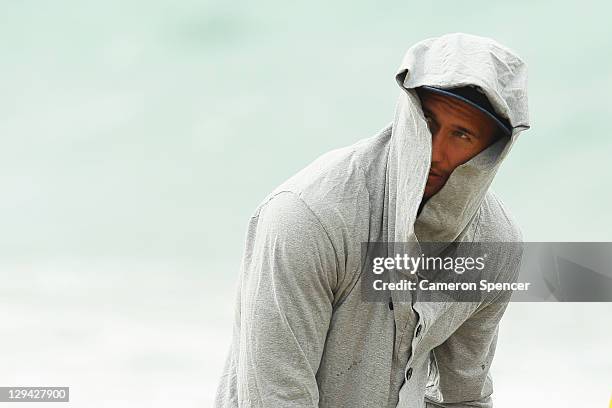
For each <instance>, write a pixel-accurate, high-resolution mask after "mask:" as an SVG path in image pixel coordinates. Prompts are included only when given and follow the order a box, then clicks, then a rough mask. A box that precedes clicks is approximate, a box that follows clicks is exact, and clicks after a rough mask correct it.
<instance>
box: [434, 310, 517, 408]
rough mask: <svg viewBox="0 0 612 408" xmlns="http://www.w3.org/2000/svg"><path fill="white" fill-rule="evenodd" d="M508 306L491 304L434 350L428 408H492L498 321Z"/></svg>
mask: <svg viewBox="0 0 612 408" xmlns="http://www.w3.org/2000/svg"><path fill="white" fill-rule="evenodd" d="M506 306H507V303H492V304H490V305H488V306H487V307H485V308H484V309H482V310H481V311H479V312H477V313H476V314H474V315H472V316H471V317H470V318H469V319H468V320H466V321H465V322H464V323H463V324H462V325H461V326H460V327H459V329H457V331H455V333H453V335H452V336H451V337H449V338H448V339H447V340H446V341H445V342H444V343H443V344H441V345H439V346H438V347H436V348H434V349H433V350H432V352H431V359H430V364H431V365H430V367H431V371H430V379H431V378H433V382H432V383H431V384H430V385H428V387H427V390H426V394H425V403H426V404H425V406H426V408H434V407H447V408H451V407H452V408H464V407H466V408H467V407H478V408H490V407H492V406H493V403H492V399H491V394H492V393H493V381H492V379H491V375H490V371H489V369H490V367H491V363H492V360H493V356H494V354H495V347H496V343H497V335H498V330H499V321H500V319H501V316H502V315H503V313H504V310H505V309H506Z"/></svg>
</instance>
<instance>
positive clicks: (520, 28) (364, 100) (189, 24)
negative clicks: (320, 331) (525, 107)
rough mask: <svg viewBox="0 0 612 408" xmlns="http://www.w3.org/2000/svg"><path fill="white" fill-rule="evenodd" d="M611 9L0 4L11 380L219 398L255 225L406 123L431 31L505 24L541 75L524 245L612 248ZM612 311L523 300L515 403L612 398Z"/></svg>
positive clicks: (111, 394)
mask: <svg viewBox="0 0 612 408" xmlns="http://www.w3.org/2000/svg"><path fill="white" fill-rule="evenodd" d="M610 12H612V6H610V3H609V2H606V1H603V0H602V1H599V2H595V1H573V2H567V3H566V2H560V1H554V2H553V1H533V0H531V1H525V0H524V1H514V2H505V3H499V2H490V1H483V0H478V1H473V2H469V3H465V2H451V1H442V2H433V3H432V2H421V3H417V2H411V3H407V2H400V1H389V2H348V1H336V2H329V1H318V0H317V1H308V2H301V3H294V2H284V1H258V2H228V1H224V2H221V1H218V2H215V1H209V0H204V1H193V0H183V1H181V2H174V1H168V0H165V1H155V2H150V1H116V0H110V1H106V2H89V1H66V0H58V1H54V2H48V1H36V2H35V1H30V0H25V1H4V2H2V4H1V5H0V51H1V52H2V55H0V68H1V69H0V72H1V73H2V75H1V76H0V91H1V97H0V137H1V140H2V148H1V149H0V166H1V168H2V171H0V188H1V191H2V199H1V200H0V231H2V233H1V234H0V255H1V256H0V279H1V282H2V284H1V285H0V322H1V324H0V345H1V346H2V347H1V348H0V362H1V364H0V386H13V385H14V386H39V385H46V386H70V387H71V403H70V405H71V406H75V407H132V408H133V407H162V406H163V407H166V406H180V407H206V406H211V405H212V401H213V397H214V392H215V389H216V386H217V382H218V379H219V376H220V374H221V369H222V365H223V362H224V359H225V355H226V353H227V350H228V348H229V342H230V337H231V325H232V321H231V318H232V313H233V307H234V292H235V288H236V284H237V278H238V271H239V262H240V258H241V255H242V249H243V245H244V235H245V232H246V225H247V221H248V218H249V216H250V215H251V213H252V212H253V210H254V209H255V207H256V206H257V204H258V203H259V202H260V201H261V200H262V199H263V198H264V196H265V195H266V194H267V193H268V192H269V191H270V190H272V189H273V188H274V187H275V186H277V185H278V184H280V183H281V182H282V181H284V180H285V179H287V178H288V177H289V176H291V175H292V174H293V173H295V172H296V171H297V170H299V169H301V168H302V167H304V166H305V165H307V164H308V163H309V162H311V161H312V160H313V159H315V158H316V157H318V156H319V155H321V154H322V153H324V152H326V151H328V150H330V149H333V148H336V147H341V146H345V145H348V144H351V143H354V142H355V141H357V140H359V139H362V138H365V137H370V136H372V135H373V134H374V133H375V132H377V131H378V130H379V129H381V128H383V127H384V126H385V125H387V124H388V123H389V122H390V121H391V119H392V115H393V109H394V105H395V101H396V98H397V96H398V95H399V89H398V87H397V85H396V83H395V80H394V75H395V70H396V68H397V67H398V66H399V63H400V61H401V58H402V56H403V54H404V52H405V51H406V49H407V48H408V47H410V46H411V45H412V44H414V43H416V42H417V41H420V40H422V39H424V38H427V37H431V36H437V35H440V34H444V33H448V32H456V31H462V32H468V33H472V34H477V35H482V36H489V37H492V38H494V39H496V40H498V41H499V42H501V43H503V44H505V45H507V46H508V47H510V48H512V49H514V50H515V51H517V52H518V54H519V55H521V56H522V57H523V59H525V60H526V61H527V63H528V65H529V68H530V105H531V106H530V110H531V118H532V129H531V130H529V131H528V132H525V133H523V134H522V136H521V137H520V139H519V141H518V144H517V145H516V147H515V148H514V150H513V152H512V154H511V155H510V157H509V159H508V160H507V161H506V162H505V164H504V167H503V168H502V170H501V172H500V173H499V174H498V176H497V179H496V181H495V183H494V189H495V190H496V192H497V193H498V194H499V195H500V196H501V197H502V198H503V199H504V201H505V203H506V204H507V206H508V208H510V210H511V211H512V213H513V215H514V217H515V218H516V219H517V220H518V221H519V223H520V225H521V226H522V228H523V233H524V236H525V240H527V241H612V228H611V227H612V215H611V212H610V208H612V192H611V189H610V182H609V176H610V170H609V169H610V167H609V165H610V164H609V157H610V153H612V139H611V138H610V134H609V133H610V130H609V126H608V123H607V122H608V119H609V118H610V117H611V115H612V104H610V100H609V92H610V89H612V74H611V73H612V54H611V53H610V49H611V45H612V44H611V42H612V25H610V23H609V15H610ZM611 315H612V304H603V303H599V304H584V303H583V304H578V303H566V304H558V303H557V304H544V303H541V304H518V303H517V304H511V305H510V306H509V308H508V311H507V313H506V315H505V317H504V319H503V321H502V325H501V335H500V340H499V343H498V351H497V355H496V359H495V363H494V368H493V375H494V379H495V394H494V397H495V401H496V407H497V408H510V407H517V406H521V407H555V408H559V407H604V406H608V405H607V404H608V403H609V401H610V397H611V394H612V349H611V348H610V341H611V339H612V324H611V318H610V316H611ZM0 405H2V404H1V403H0ZM27 405H28V404H25V405H24V406H27Z"/></svg>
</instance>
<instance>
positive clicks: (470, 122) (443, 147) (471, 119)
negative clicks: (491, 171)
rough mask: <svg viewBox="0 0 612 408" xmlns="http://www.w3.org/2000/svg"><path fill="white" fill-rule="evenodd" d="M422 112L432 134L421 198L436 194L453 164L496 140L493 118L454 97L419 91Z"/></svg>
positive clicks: (447, 176)
mask: <svg viewBox="0 0 612 408" xmlns="http://www.w3.org/2000/svg"><path fill="white" fill-rule="evenodd" d="M419 96H420V98H421V105H422V107H423V113H424V114H425V119H427V124H428V126H429V130H430V132H431V135H432V153H431V168H430V171H429V176H428V178H427V184H426V185H425V193H424V194H423V198H424V200H427V199H429V198H430V197H431V196H433V195H434V194H436V193H437V192H438V191H440V189H442V187H443V186H444V184H445V183H446V181H447V180H448V178H449V177H450V175H451V173H452V172H453V170H455V168H456V167H457V166H459V165H461V164H463V163H465V162H467V161H468V160H470V159H471V158H472V157H474V156H476V155H477V154H478V153H480V152H481V151H483V150H484V149H486V148H487V147H489V146H490V145H491V144H493V142H495V141H496V140H497V134H498V132H497V126H496V124H495V122H493V120H492V119H490V118H489V117H488V116H487V115H485V114H484V113H482V112H481V111H479V110H478V109H476V108H474V107H472V106H470V105H468V104H467V103H465V102H462V101H460V100H457V99H455V98H452V97H449V96H444V95H438V94H435V93H431V92H427V91H420V92H419Z"/></svg>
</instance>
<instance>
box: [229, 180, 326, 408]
mask: <svg viewBox="0 0 612 408" xmlns="http://www.w3.org/2000/svg"><path fill="white" fill-rule="evenodd" d="M336 269H337V268H336V257H335V251H334V248H333V246H332V244H331V240H330V238H329V236H328V235H327V233H326V231H325V229H324V228H323V226H322V224H321V223H320V221H319V219H318V218H317V217H316V215H315V214H314V213H313V212H312V211H311V210H310V208H309V207H308V206H307V205H306V204H305V203H304V202H303V201H302V199H301V198H300V197H299V196H297V195H296V194H294V193H291V192H282V193H279V194H277V195H275V196H274V197H273V198H272V199H271V200H269V201H268V202H267V203H265V204H264V205H263V206H262V207H261V208H260V211H259V212H258V214H257V215H256V216H254V218H252V219H251V224H250V228H249V233H248V234H247V244H246V250H245V258H244V260H243V266H242V274H241V284H240V296H239V297H240V310H241V313H240V317H239V318H240V322H239V333H240V338H239V350H238V353H239V357H238V359H237V376H236V378H237V391H238V403H239V404H238V405H239V406H240V407H279V406H282V407H317V406H318V402H319V392H318V387H317V381H316V378H315V375H316V373H317V370H318V368H319V363H320V361H321V356H322V353H323V348H324V344H325V339H326V335H327V329H328V327H329V322H330V319H331V314H332V300H333V287H334V285H335V282H336Z"/></svg>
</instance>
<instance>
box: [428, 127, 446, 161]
mask: <svg viewBox="0 0 612 408" xmlns="http://www.w3.org/2000/svg"><path fill="white" fill-rule="evenodd" d="M446 139H447V138H446V137H444V135H443V134H442V133H441V132H440V131H439V130H438V131H436V132H433V133H432V134H431V162H432V163H438V164H443V163H444V162H445V160H446V147H447V146H446V142H447V140H446Z"/></svg>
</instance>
